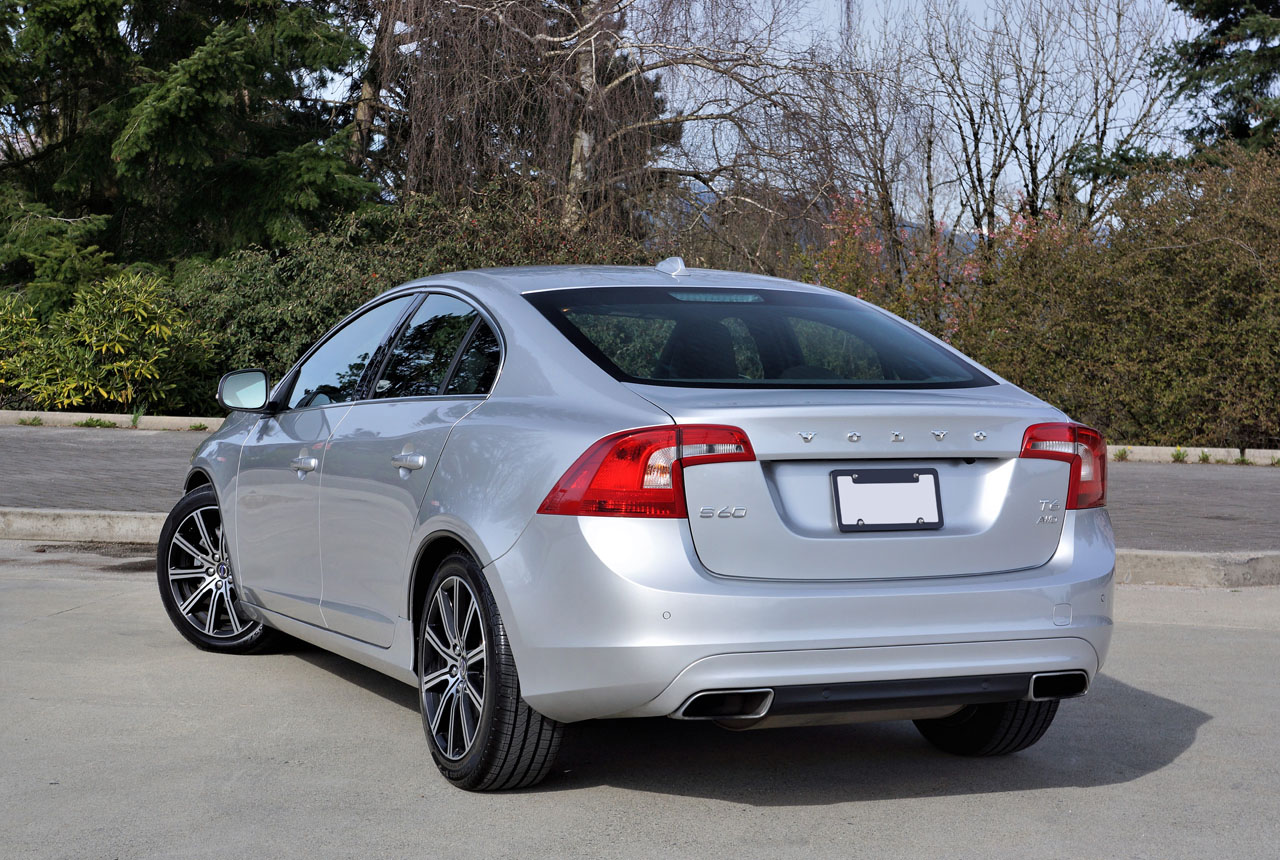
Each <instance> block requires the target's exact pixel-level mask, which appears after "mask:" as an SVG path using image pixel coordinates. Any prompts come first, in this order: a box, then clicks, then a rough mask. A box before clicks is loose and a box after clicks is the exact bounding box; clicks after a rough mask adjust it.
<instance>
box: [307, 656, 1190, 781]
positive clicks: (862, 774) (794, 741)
mask: <svg viewBox="0 0 1280 860" xmlns="http://www.w3.org/2000/svg"><path fill="white" fill-rule="evenodd" d="M289 653H292V654H293V655H294V656H296V657H298V658H299V659H301V660H304V661H306V662H307V663H309V664H311V665H312V666H315V667H317V668H319V669H323V670H325V671H327V672H331V673H333V674H334V675H336V676H338V677H340V678H342V679H343V680H345V681H348V682H350V683H352V684H356V685H357V686H359V687H361V688H363V689H365V690H368V691H369V692H370V693H373V694H375V695H378V696H381V697H382V698H384V699H386V700H388V701H391V702H394V703H396V704H399V705H401V706H403V707H404V708H405V709H406V710H409V711H413V712H414V713H417V711H418V701H417V691H416V690H415V689H414V688H413V687H411V686H409V685H407V684H403V683H401V682H399V681H396V680H394V679H392V678H389V677H387V676H385V675H382V674H381V673H379V672H376V671H374V670H372V669H367V668H365V667H364V666H361V665H359V664H357V663H353V662H351V661H349V660H346V659H345V658H342V657H339V656H337V655H335V654H331V653H329V652H327V651H324V650H321V649H319V648H313V647H312V646H310V645H307V644H305V643H298V645H297V646H296V647H293V648H290V649H289ZM1210 719H1212V715H1210V714H1207V713H1205V712H1204V711H1201V710H1198V709H1196V708H1193V707H1190V706H1188V705H1184V704H1182V703H1180V702H1176V701H1174V700H1173V699H1168V698H1165V697H1164V696H1159V695H1156V694H1155V693H1149V692H1146V691H1145V690H1140V689H1138V688H1137V687H1134V686H1131V685H1129V684H1126V683H1124V682H1122V681H1118V680H1116V679H1114V678H1109V677H1106V676H1100V677H1098V678H1096V679H1095V680H1094V683H1093V687H1092V689H1091V690H1090V692H1089V694H1088V695H1087V696H1085V697H1084V698H1081V699H1073V700H1068V701H1065V702H1063V703H1062V705H1061V707H1060V708H1059V710H1058V715H1057V717H1056V718H1055V720H1054V723H1053V725H1052V726H1051V727H1050V728H1049V731H1048V733H1046V734H1045V736H1044V738H1043V739H1042V740H1041V741H1040V742H1039V743H1038V744H1036V745H1035V746H1033V747H1031V748H1030V749H1027V750H1024V751H1022V752H1020V753H1016V754H1014V755H1010V756H1001V757H996V758H962V757H958V756H953V755H948V754H946V753H942V752H939V751H938V750H936V749H934V748H933V747H932V746H930V745H929V744H928V743H927V742H926V741H925V740H924V738H923V737H921V736H920V734H919V733H918V732H917V731H916V730H915V727H914V726H912V725H911V723H909V722H905V721H898V722H890V723H863V724H857V725H842V726H819V727H811V728H785V729H760V730H756V731H741V732H732V731H726V730H724V729H721V728H719V727H718V726H715V725H713V724H711V723H706V722H692V721H689V722H683V721H677V720H669V719H666V718H665V717H658V718H654V719H630V720H592V721H587V722H583V723H575V724H572V725H569V726H567V727H566V734H565V738H564V743H563V745H562V746H561V750H560V755H559V757H558V758H557V761H556V766H555V768H554V770H553V771H552V773H551V775H550V776H549V777H548V778H547V780H546V781H545V782H543V783H542V784H541V785H539V786H537V787H535V788H532V789H529V790H530V791H549V792H554V791H574V790H579V789H583V788H590V787H592V786H597V785H607V786H613V787H617V788H627V789H633V790H636V791H647V792H653V793H657V794H668V795H679V796H686V797H698V798H707V799H714V800H725V801H730V802H733V803H741V804H746V805H752V806H811V805H816V804H825V803H843V802H847V801H853V800H883V799H893V798H906V797H934V796H954V795H969V794H986V793H991V792H1006V791H1026V790H1034V789H1043V788H1065V787H1081V788H1087V787H1094V786H1103V785H1115V784H1119V783H1125V782H1129V781H1131V780H1135V779H1138V778H1140V777H1142V776H1145V775H1147V774H1149V773H1153V772H1155V771H1158V770H1160V769H1162V768H1164V767H1166V766H1168V765H1169V764H1171V763H1172V762H1174V761H1175V760H1177V758H1178V757H1179V756H1181V755H1182V754H1183V753H1184V752H1186V751H1187V750H1188V749H1189V748H1190V747H1191V745H1192V744H1193V743H1194V742H1195V739H1196V733H1197V732H1198V730H1199V728H1200V726H1202V725H1204V724H1205V723H1206V722H1208V721H1209V720H1210ZM424 743H425V741H424Z"/></svg>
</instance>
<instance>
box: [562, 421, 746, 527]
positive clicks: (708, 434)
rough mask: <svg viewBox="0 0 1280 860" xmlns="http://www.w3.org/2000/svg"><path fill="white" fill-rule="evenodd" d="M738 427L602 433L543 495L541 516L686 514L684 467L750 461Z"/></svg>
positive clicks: (672, 427) (671, 428) (659, 515)
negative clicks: (599, 438)
mask: <svg viewBox="0 0 1280 860" xmlns="http://www.w3.org/2000/svg"><path fill="white" fill-rule="evenodd" d="M755 458H756V455H755V452H754V451H753V450H751V442H750V441H749V440H748V439H747V434H746V433H743V432H742V431H741V430H739V429H738V428H737V427H719V426H715V425H708V424H694V425H690V426H686V427H676V426H671V427H645V428H642V429H640V430H628V431H626V432H624V433H615V434H614V435H612V436H606V437H604V438H603V439H601V440H600V441H599V442H597V443H595V444H594V445H592V446H591V447H590V448H588V449H587V452H586V453H585V454H583V455H582V456H581V457H579V458H578V460H577V462H575V463H574V464H573V465H572V466H570V467H569V470H568V471H567V472H565V473H564V476H563V477H562V478H561V479H560V480H559V481H558V482H557V483H556V485H555V486H554V487H553V488H552V489H551V492H549V493H547V497H546V498H545V499H543V500H542V505H541V506H540V507H539V508H538V513H540V514H560V515H562V516H570V517H673V518H678V517H685V516H688V512H687V510H686V509H685V504H684V482H683V480H682V469H683V468H684V467H685V466H693V465H700V464H703V463H728V462H733V461H735V460H754V459H755Z"/></svg>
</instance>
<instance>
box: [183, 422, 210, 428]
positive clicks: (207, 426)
mask: <svg viewBox="0 0 1280 860" xmlns="http://www.w3.org/2000/svg"><path fill="white" fill-rule="evenodd" d="M187 429H188V430H208V429H209V425H208V424H205V423H203V422H197V423H195V424H192V425H191V426H190V427H188V428H187Z"/></svg>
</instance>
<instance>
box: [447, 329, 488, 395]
mask: <svg viewBox="0 0 1280 860" xmlns="http://www.w3.org/2000/svg"><path fill="white" fill-rule="evenodd" d="M501 360H502V350H501V348H500V347H499V346H498V336H497V335H495V334H494V333H493V329H491V328H489V325H488V323H486V322H485V321H484V320H480V321H479V322H478V323H476V330H475V331H474V332H472V334H471V339H470V340H469V341H467V345H466V346H465V347H463V350H462V355H461V356H460V357H459V358H458V366H457V367H456V368H455V369H454V371H453V376H451V377H449V387H448V388H447V389H446V390H445V393H446V394H488V393H489V389H490V388H492V387H493V380H494V378H495V377H497V375H498V364H499V363H500V362H501Z"/></svg>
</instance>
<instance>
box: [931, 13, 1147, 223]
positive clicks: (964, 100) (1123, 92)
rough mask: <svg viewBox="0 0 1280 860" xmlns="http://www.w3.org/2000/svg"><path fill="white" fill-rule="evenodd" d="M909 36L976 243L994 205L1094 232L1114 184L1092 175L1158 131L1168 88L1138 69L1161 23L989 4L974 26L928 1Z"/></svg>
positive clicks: (995, 212) (1140, 16) (992, 218)
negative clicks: (927, 78)
mask: <svg viewBox="0 0 1280 860" xmlns="http://www.w3.org/2000/svg"><path fill="white" fill-rule="evenodd" d="M920 27H921V31H920V32H921V39H920V42H921V44H922V45H923V47H924V54H925V62H926V63H927V65H928V67H929V68H930V69H931V70H932V72H933V74H934V76H935V86H936V96H935V102H934V103H935V105H936V106H937V109H938V111H939V112H940V114H941V115H942V116H943V117H945V119H946V123H947V125H948V126H949V127H950V131H951V133H952V135H953V145H954V152H955V156H954V158H955V165H956V169H957V173H958V174H959V175H960V177H961V178H962V182H961V188H962V194H961V197H962V205H963V207H964V209H965V211H966V212H967V213H968V215H969V217H970V219H971V220H972V222H973V225H974V228H975V229H976V230H978V231H979V232H980V233H982V234H984V235H990V233H991V232H992V230H993V229H994V226H995V224H996V222H997V220H998V216H999V212H1000V210H1001V208H1002V205H1003V206H1015V207H1018V208H1020V209H1022V210H1023V211H1025V212H1026V213H1027V214H1028V215H1030V216H1032V217H1039V216H1040V215H1041V214H1043V213H1044V212H1046V211H1057V212H1059V213H1064V214H1065V213H1067V212H1071V211H1075V212H1078V214H1079V215H1080V216H1081V217H1082V220H1084V221H1085V222H1086V223H1095V222H1096V221H1097V220H1098V219H1099V218H1100V217H1102V215H1103V214H1104V204H1105V202H1106V200H1107V197H1108V193H1109V189H1110V188H1111V187H1113V185H1114V182H1113V178H1114V176H1113V174H1110V173H1108V171H1107V170H1106V169H1102V168H1104V167H1105V165H1106V164H1107V162H1109V161H1110V160H1112V159H1114V158H1116V157H1117V156H1123V155H1124V154H1125V153H1129V152H1133V151H1136V150H1140V149H1142V148H1143V147H1145V146H1148V145H1150V144H1151V143H1152V141H1155V140H1158V139H1160V137H1161V135H1162V134H1163V132H1164V131H1165V125H1164V122H1165V117H1164V116H1163V115H1162V113H1161V112H1160V110H1159V107H1158V106H1159V104H1160V102H1161V100H1162V98H1163V95H1164V93H1165V92H1167V89H1168V80H1167V78H1164V77H1162V76H1160V75H1159V74H1156V73H1155V72H1153V71H1152V69H1151V64H1150V60H1151V58H1152V57H1153V56H1154V54H1155V52H1156V50H1157V49H1158V47H1159V45H1161V44H1162V43H1163V42H1164V41H1165V40H1166V39H1167V37H1168V36H1169V34H1170V32H1171V30H1170V28H1171V20H1170V18H1169V15H1168V14H1167V11H1166V10H1165V8H1164V7H1163V5H1161V4H1157V3H1155V2H1153V0H1067V2H1049V0H994V2H993V3H992V4H991V5H990V6H989V7H988V10H987V14H986V16H985V17H984V18H983V19H982V20H981V21H975V20H974V19H973V18H972V17H971V16H970V15H969V14H968V12H967V11H966V10H965V8H964V7H962V6H960V5H959V4H958V3H956V2H954V0H931V2H930V4H929V5H928V6H927V7H926V10H925V13H924V15H923V20H922V21H921V24H920ZM1002 198H1005V199H1006V200H1005V202H1004V203H1002ZM1008 198H1012V199H1011V200H1010V199H1008Z"/></svg>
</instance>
